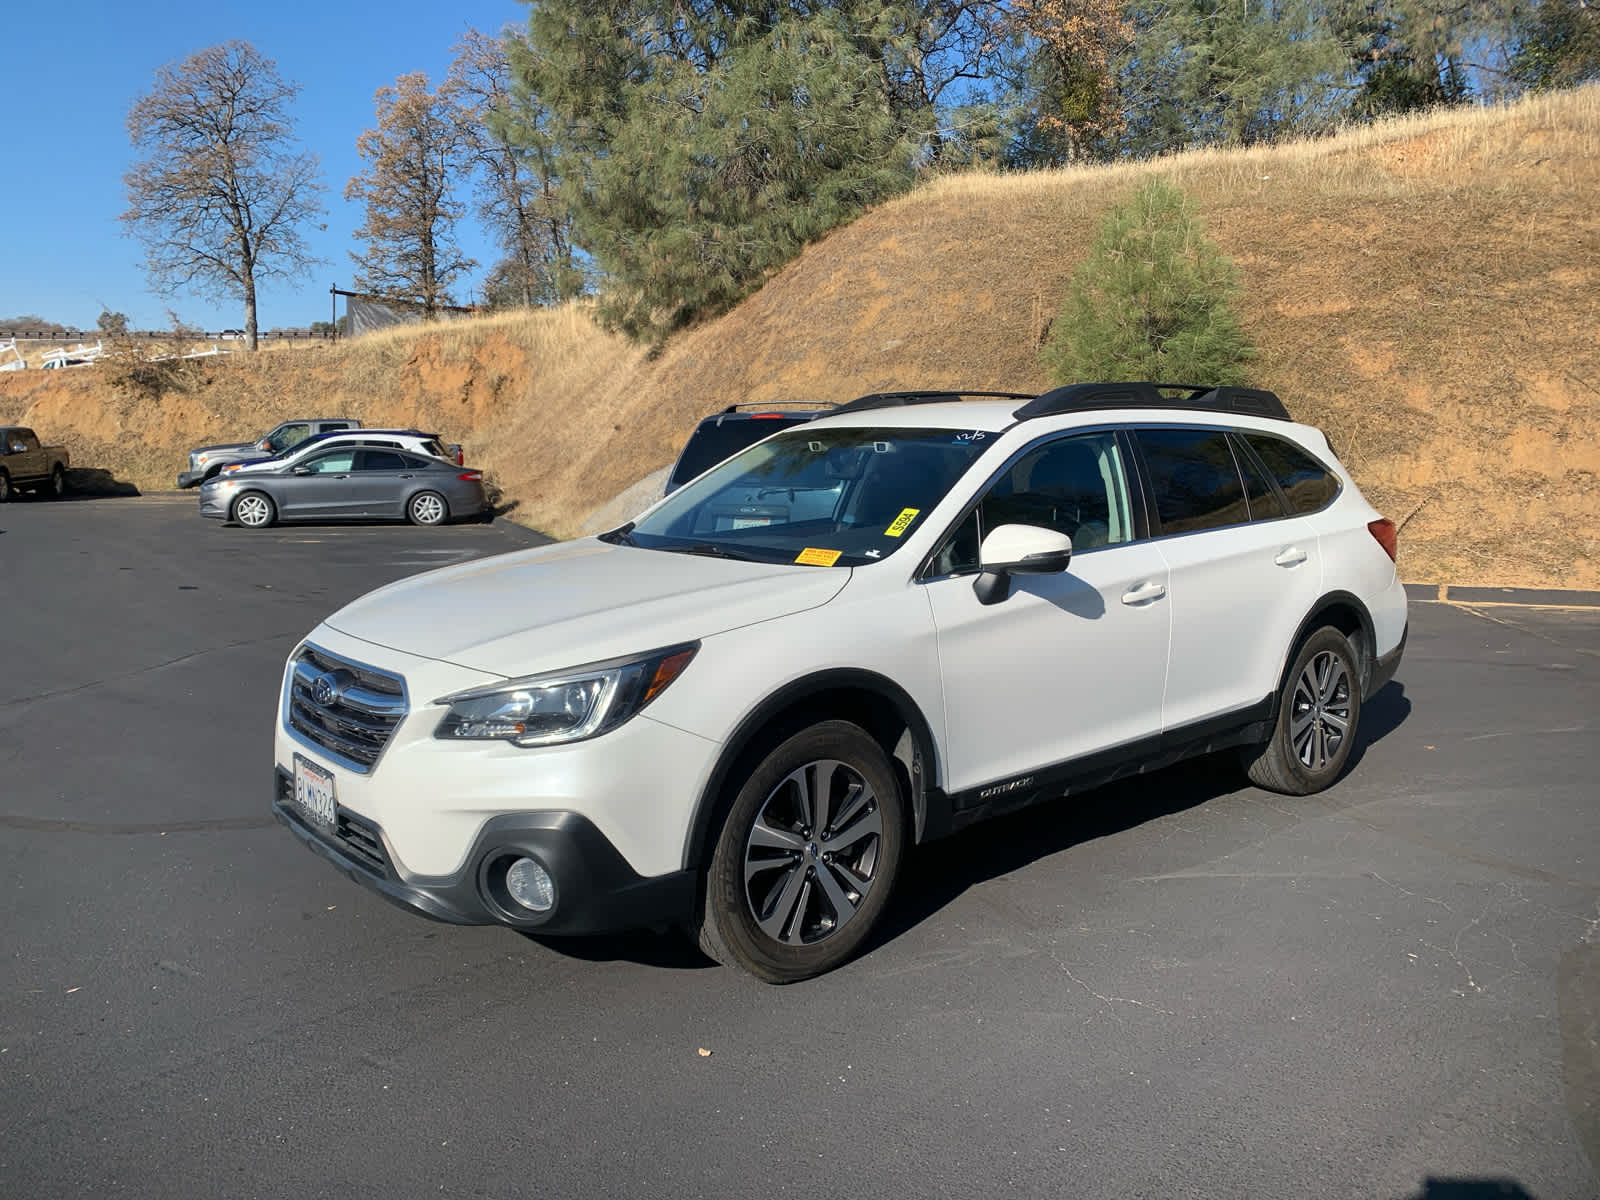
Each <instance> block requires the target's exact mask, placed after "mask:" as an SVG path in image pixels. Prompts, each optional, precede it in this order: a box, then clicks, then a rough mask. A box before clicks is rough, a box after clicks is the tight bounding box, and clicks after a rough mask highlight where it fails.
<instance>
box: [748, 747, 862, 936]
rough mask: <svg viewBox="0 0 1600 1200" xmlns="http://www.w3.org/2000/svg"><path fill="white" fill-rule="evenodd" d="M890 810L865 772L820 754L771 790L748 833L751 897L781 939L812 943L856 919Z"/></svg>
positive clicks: (765, 926) (767, 927)
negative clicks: (884, 807) (885, 815)
mask: <svg viewBox="0 0 1600 1200" xmlns="http://www.w3.org/2000/svg"><path fill="white" fill-rule="evenodd" d="M882 843H883V812H882V809H881V807H880V804H879V800H878V797H877V796H876V794H875V793H874V792H873V790H872V786H871V785H870V784H869V783H868V782H867V781H866V779H865V778H864V777H863V776H862V775H861V773H860V772H859V771H857V770H856V769H855V768H853V767H851V766H850V765H849V764H848V763H844V762H840V761H838V760H837V759H818V760H816V761H813V762H809V763H806V764H805V765H804V766H801V767H798V768H796V769H795V770H793V771H791V772H790V773H789V774H788V775H786V776H784V778H783V779H782V780H781V781H779V783H778V785H777V786H776V787H774V788H773V789H772V791H771V792H770V793H768V795H767V798H766V800H765V801H764V802H763V803H762V805H761V807H760V809H759V810H758V812H757V813H756V819H755V823H754V824H753V825H752V826H751V829H750V834H749V836H748V837H747V838H746V839H745V850H744V889H745V899H746V902H747V903H748V904H749V906H750V912H751V914H752V915H753V916H754V918H755V922H756V924H757V925H758V926H759V927H760V928H761V930H762V932H764V933H765V934H766V935H767V936H768V937H770V938H772V939H773V940H774V941H778V942H782V943H784V944H785V945H790V946H802V945H811V944H814V943H816V942H820V941H822V940H823V939H824V938H828V937H831V936H833V935H834V934H836V933H838V932H839V930H841V929H842V928H844V927H845V926H846V925H847V924H849V922H850V921H851V920H852V919H853V918H854V917H855V915H856V913H857V912H858V911H859V910H860V908H861V905H862V902H863V901H864V900H865V899H866V897H867V894H868V893H869V892H870V891H871V890H872V886H873V883H874V882H875V881H876V878H877V871H878V857H879V851H880V848H881V846H882Z"/></svg>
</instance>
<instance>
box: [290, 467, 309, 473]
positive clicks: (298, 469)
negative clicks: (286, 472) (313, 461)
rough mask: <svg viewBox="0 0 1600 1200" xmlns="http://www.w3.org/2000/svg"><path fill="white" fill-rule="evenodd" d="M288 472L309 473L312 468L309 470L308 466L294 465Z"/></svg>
mask: <svg viewBox="0 0 1600 1200" xmlns="http://www.w3.org/2000/svg"><path fill="white" fill-rule="evenodd" d="M290 474H291V475H310V474H312V470H311V468H310V467H305V466H301V467H295V468H294V469H293V470H292V471H291V472H290Z"/></svg>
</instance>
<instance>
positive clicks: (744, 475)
mask: <svg viewBox="0 0 1600 1200" xmlns="http://www.w3.org/2000/svg"><path fill="white" fill-rule="evenodd" d="M988 444H989V443H988V442H987V441H981V440H978V441H974V440H973V439H972V437H971V435H970V434H967V433H959V432H957V431H955V430H950V429H878V428H869V429H861V428H827V427H823V428H818V427H816V426H814V425H809V424H808V425H805V426H802V427H800V428H797V429H793V430H790V431H788V432H785V433H781V434H779V435H778V436H777V437H775V438H772V439H771V440H770V441H766V442H763V443H761V444H760V445H758V446H752V447H751V448H750V449H748V450H746V451H745V452H744V453H742V454H739V455H737V456H736V457H734V458H731V459H729V460H728V461H727V462H725V463H723V464H722V465H721V466H720V467H717V468H716V469H715V470H713V471H712V472H711V473H710V474H708V475H706V476H704V477H703V478H701V479H699V480H697V481H696V482H694V483H692V484H690V485H688V486H687V487H684V488H682V489H680V490H679V491H677V492H674V493H673V494H672V496H671V498H669V499H668V500H666V501H665V502H663V503H662V504H661V506H660V507H659V508H657V509H655V510H654V511H653V512H651V513H650V514H649V515H648V516H646V517H644V518H642V519H640V520H639V521H638V523H637V524H635V525H633V526H630V527H627V528H625V529H624V530H620V531H618V532H617V533H615V534H610V535H607V537H608V539H609V540H612V541H620V542H625V543H628V544H631V545H636V546H644V547H647V548H649V549H657V550H676V551H680V552H683V553H689V554H712V555H717V556H726V557H730V558H747V559H753V560H756V561H759V562H789V563H801V564H804V565H807V566H817V567H832V566H841V567H854V566H862V565H864V564H866V563H871V562H877V561H879V560H881V559H885V558H887V557H889V555H891V554H893V553H894V551H895V550H896V549H897V548H898V547H899V546H901V545H902V544H904V541H905V535H906V533H908V532H909V531H911V530H912V529H914V528H915V527H916V524H917V522H918V521H919V520H921V519H923V518H924V517H926V515H927V514H928V513H929V512H930V511H932V509H933V508H934V506H935V505H937V504H938V503H939V501H940V500H942V499H943V498H944V495H945V493H946V492H948V491H949V490H950V488H951V487H952V486H953V485H954V484H955V482H956V480H958V479H960V478H961V476H962V475H963V474H964V473H965V472H966V469H967V467H968V466H969V465H971V463H972V461H973V459H975V458H977V457H978V455H979V454H980V453H981V452H982V451H983V448H984V447H985V446H987V445H988Z"/></svg>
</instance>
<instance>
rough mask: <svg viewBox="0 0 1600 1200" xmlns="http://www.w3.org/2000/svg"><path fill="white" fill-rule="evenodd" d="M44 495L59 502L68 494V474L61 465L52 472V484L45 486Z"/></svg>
mask: <svg viewBox="0 0 1600 1200" xmlns="http://www.w3.org/2000/svg"><path fill="white" fill-rule="evenodd" d="M44 494H45V495H46V496H49V497H50V499H52V500H59V499H61V497H63V496H65V495H66V494H67V473H66V472H65V471H63V470H62V469H61V467H60V465H59V464H58V465H57V466H56V469H55V470H53V471H51V472H50V482H49V483H48V484H47V485H46V486H45V490H44Z"/></svg>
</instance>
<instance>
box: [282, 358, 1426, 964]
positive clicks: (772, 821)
mask: <svg viewBox="0 0 1600 1200" xmlns="http://www.w3.org/2000/svg"><path fill="white" fill-rule="evenodd" d="M968 396H969V398H966V399H957V398H955V397H953V396H952V395H951V394H948V393H898V394H886V395H875V396H870V397H866V398H863V399H862V400H860V401H855V402H852V403H849V404H845V405H843V406H841V407H840V408H838V409H836V410H834V411H832V412H830V413H828V414H826V415H823V416H819V417H817V418H816V419H814V420H810V421H806V422H804V423H802V424H797V425H795V426H793V427H792V428H787V429H784V430H783V431H781V432H779V433H777V434H775V435H774V436H772V437H770V438H767V439H766V440H764V441H762V442H760V443H759V444H757V445H754V446H752V447H750V448H748V449H745V450H744V451H742V452H740V453H738V454H736V455H735V456H734V457H732V458H731V459H729V460H727V461H725V462H723V463H721V464H720V465H718V466H716V467H714V468H712V469H711V470H709V471H707V472H706V473H705V474H703V475H700V476H699V477H698V478H696V479H694V480H693V481H692V482H690V483H688V484H686V485H685V486H684V487H682V488H680V489H679V490H677V491H675V492H673V493H672V494H671V495H670V496H667V497H666V498H664V499H663V500H661V501H659V502H657V503H656V504H655V505H654V506H653V507H651V508H650V509H648V510H647V511H645V512H644V513H643V514H642V515H640V516H639V517H638V518H637V519H636V520H634V521H630V522H629V523H627V524H626V525H624V526H622V527H621V528H618V529H615V530H612V531H611V532H609V533H605V534H601V535H600V536H598V537H591V538H584V539H581V540H578V541H572V542H566V543H562V544H558V545H553V546H547V547H541V548H539V549H535V550H529V551H523V552H518V553H514V554H510V555H504V556H500V557H496V558H490V559H484V560H480V561H477V562H472V563H468V564H463V565H460V566H454V567H448V568H445V569H444V570H441V571H434V572H431V573H428V574H424V575H420V576H416V577H414V578H411V579H407V580H403V581H401V582H398V583H394V584H391V585H389V586H388V587H385V588H381V589H379V590H378V591H375V592H373V593H371V594H369V595H367V596H365V597H363V598H361V599H359V600H357V601H355V602H354V603H352V604H350V605H348V606H346V607H345V608H343V609H341V610H340V611H339V612H337V613H334V614H333V615H332V616H330V617H328V618H327V620H326V621H324V622H323V623H322V624H321V625H319V626H318V627H317V628H316V629H315V630H313V631H312V632H311V634H310V635H309V636H308V637H307V639H306V640H305V641H304V642H303V643H302V644H301V645H299V646H297V647H296V648H295V650H294V651H293V653H292V655H291V657H290V659H289V661H288V663H287V665H286V669H285V672H284V677H283V686H282V692H281V702H280V707H279V712H278V717H277V722H276V783H275V799H274V808H275V811H276V814H277V816H278V817H279V819H280V820H281V821H282V822H283V823H284V824H285V825H286V826H287V827H288V828H289V829H290V830H291V831H293V832H294V834H296V835H297V836H298V837H299V839H300V840H301V841H302V842H304V843H305V844H306V845H307V846H309V847H310V848H312V849H313V850H314V851H316V852H317V853H318V854H320V855H322V856H323V857H324V858H325V859H327V860H328V861H329V862H331V863H332V864H333V865H335V866H336V867H338V868H339V869H340V870H342V871H343V872H345V873H346V874H347V875H349V876H350V877H351V878H353V879H355V880H356V881H358V882H359V883H361V884H363V885H365V886H367V887H369V888H372V889H374V890H376V891H377V892H379V893H381V894H382V895H384V896H386V897H387V898H389V899H390V900H392V901H394V902H395V903H397V904H400V905H402V906H404V907H406V908H408V909H410V910H412V911H413V912H416V913H420V914H422V915H425V916H429V917H433V918H435V919H438V920H442V921H448V922H456V923H461V924H489V923H499V924H503V925H507V926H511V927H513V928H516V929H519V930H523V931H527V932H530V933H540V934H582V933H591V932H599V931H607V930H615V929H622V928H628V927H637V926H655V927H661V926H668V925H677V926H681V927H682V928H684V929H686V930H688V931H689V932H690V933H691V934H692V936H694V937H695V938H696V939H698V941H699V944H700V945H701V946H702V947H703V948H704V949H705V951H706V952H707V953H709V954H710V955H711V956H712V957H714V958H716V959H718V960H719V961H721V962H723V963H726V964H730V965H735V966H737V967H740V968H742V969H744V970H746V971H748V972H750V973H752V974H754V975H755V976H757V977H759V978H761V979H764V980H768V981H772V982H787V981H792V980H798V979H803V978H806V977H808V976H812V975H815V974H818V973H820V972H823V971H826V970H829V969H831V968H833V967H835V966H837V965H838V964H840V963H842V962H844V961H845V960H846V959H848V958H849V957H851V956H852V955H853V954H854V953H856V952H857V950H858V949H859V948H860V947H861V946H862V943H863V942H864V940H865V939H867V938H869V937H870V936H871V934H872V931H873V929H874V927H875V926H876V925H877V923H878V921H879V919H880V917H881V915H882V914H883V912H884V908H885V905H886V904H887V903H888V901H889V898H890V894H891V890H892V889H893V887H894V884H895V881H896V878H897V877H898V876H899V875H900V874H901V873H902V867H903V864H904V863H905V861H906V859H907V856H908V855H909V854H911V853H913V852H914V850H915V848H916V847H917V846H919V845H921V844H923V843H926V842H929V841H932V840H933V839H936V838H943V837H949V836H959V835H960V834H961V832H962V831H963V830H965V829H967V828H968V827H969V826H971V825H973V824H974V823H975V822H977V821H980V820H982V819H984V818H986V817H989V816H992V815H995V814H997V813H1001V812H1006V811H1009V810H1012V809H1016V808H1019V807H1021V806H1024V805H1029V804H1035V803H1041V802H1048V801H1052V800H1058V799H1059V798H1061V797H1063V796H1065V795H1066V794H1068V793H1069V792H1070V793H1071V794H1072V795H1074V796H1076V795H1077V794H1079V793H1080V792H1081V791H1082V790H1083V789H1085V788H1088V787H1092V786H1095V785H1096V784H1100V783H1104V782H1106V781H1108V780H1110V779H1113V778H1117V777H1120V776H1124V775H1128V774H1131V773H1135V772H1139V771H1143V770H1147V769H1150V768H1152V767H1155V766H1161V765H1165V764H1168V763H1172V762H1177V761H1179V760H1181V759H1184V758H1188V757H1191V756H1194V755H1198V754H1205V753H1212V752H1216V751H1222V750H1229V751H1231V752H1234V753H1237V754H1238V755H1239V756H1240V758H1241V761H1242V766H1243V769H1244V771H1245V772H1246V773H1247V774H1248V777H1249V778H1250V779H1251V780H1253V781H1254V782H1255V783H1256V784H1258V785H1260V786H1262V787H1265V788H1269V789H1272V790H1275V791H1279V792H1284V793H1290V794H1306V793H1311V792H1315V791H1318V790H1320V789H1323V788H1326V787H1328V786H1329V785H1331V784H1332V783H1334V781H1335V780H1337V779H1338V778H1339V776H1340V774H1341V772H1343V771H1344V769H1345V768H1346V765H1347V764H1348V762H1349V760H1350V756H1351V753H1352V750H1353V748H1354V747H1355V745H1356V739H1357V736H1358V727H1359V722H1360V718H1361V709H1362V704H1363V702H1364V701H1365V700H1367V699H1368V698H1370V697H1371V696H1372V695H1373V693H1374V692H1375V691H1376V690H1377V689H1378V688H1380V687H1382V686H1383V685H1384V684H1385V683H1386V682H1387V681H1388V680H1389V679H1390V678H1391V677H1392V676H1393V675H1394V673H1395V671H1396V668H1397V666H1398V664H1399V661H1400V656H1401V653H1402V650H1403V648H1404V645H1405V639H1406V628H1407V624H1406V600H1405V593H1404V590H1403V589H1402V587H1401V584H1400V582H1399V580H1398V577H1397V574H1396V569H1395V552H1396V531H1395V527H1394V525H1393V524H1392V523H1391V522H1390V521H1387V520H1385V519H1384V518H1383V517H1382V516H1380V515H1379V514H1378V513H1377V512H1376V511H1375V510H1374V509H1373V508H1372V507H1371V505H1369V504H1368V503H1367V501H1366V500H1365V499H1364V498H1363V497H1362V495H1361V493H1360V491H1359V490H1358V489H1357V487H1356V484H1355V482H1354V480H1353V479H1352V478H1351V477H1350V474H1349V472H1348V471H1347V470H1346V469H1345V468H1344V467H1343V466H1342V465H1341V464H1340V463H1339V462H1338V460H1337V459H1336V457H1335V456H1334V453H1333V451H1332V450H1331V448H1330V447H1329V445H1328V442H1327V440H1326V439H1325V438H1324V437H1323V435H1322V434H1321V433H1320V432H1318V431H1317V430H1316V429H1315V428H1312V427H1310V426H1308V425H1304V424H1299V423H1296V422H1295V421H1293V420H1291V419H1290V418H1289V416H1288V414H1287V412H1286V411H1285V410H1284V407H1283V405H1282V403H1281V402H1280V401H1279V400H1278V398H1277V397H1276V396H1274V395H1273V394H1272V393H1270V392H1263V391H1255V390H1250V389H1243V388H1174V387H1169V386H1165V385H1155V384H1143V383H1123V384H1077V385H1073V386H1070V387H1066V388H1060V389H1056V390H1055V391H1051V392H1047V393H1045V394H1044V395H1041V396H1036V397H1026V396H994V395H992V394H991V395H987V396H983V397H982V398H972V397H974V396H976V394H968Z"/></svg>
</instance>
